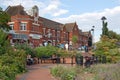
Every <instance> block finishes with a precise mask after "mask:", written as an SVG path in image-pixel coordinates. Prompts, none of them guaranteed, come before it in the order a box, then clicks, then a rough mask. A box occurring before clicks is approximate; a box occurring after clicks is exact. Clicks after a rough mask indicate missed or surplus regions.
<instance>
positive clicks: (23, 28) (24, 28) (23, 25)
mask: <svg viewBox="0 0 120 80" xmlns="http://www.w3.org/2000/svg"><path fill="white" fill-rule="evenodd" d="M20 30H21V31H26V30H27V23H21V24H20Z"/></svg>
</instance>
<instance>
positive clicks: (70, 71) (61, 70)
mask: <svg viewBox="0 0 120 80" xmlns="http://www.w3.org/2000/svg"><path fill="white" fill-rule="evenodd" d="M51 74H52V75H53V76H54V77H58V78H60V79H61V80H73V78H74V77H75V75H76V71H75V69H74V68H71V67H70V68H68V67H65V66H56V67H53V68H52V69H51Z"/></svg>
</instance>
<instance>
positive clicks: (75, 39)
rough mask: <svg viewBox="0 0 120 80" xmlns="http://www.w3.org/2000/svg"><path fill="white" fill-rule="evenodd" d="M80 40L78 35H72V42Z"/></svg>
mask: <svg viewBox="0 0 120 80" xmlns="http://www.w3.org/2000/svg"><path fill="white" fill-rule="evenodd" d="M77 41H78V37H77V36H75V35H73V37H72V42H73V43H74V44H75V43H76V42H77Z"/></svg>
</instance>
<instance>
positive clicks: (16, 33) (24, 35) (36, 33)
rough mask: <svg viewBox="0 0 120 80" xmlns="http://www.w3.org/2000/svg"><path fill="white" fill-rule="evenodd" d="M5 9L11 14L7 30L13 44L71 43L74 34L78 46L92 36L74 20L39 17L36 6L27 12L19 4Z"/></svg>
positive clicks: (34, 45)
mask: <svg viewBox="0 0 120 80" xmlns="http://www.w3.org/2000/svg"><path fill="white" fill-rule="evenodd" d="M5 11H6V12H7V13H8V14H9V15H10V16H11V21H10V22H8V24H9V25H10V27H11V29H12V30H10V31H9V39H10V42H11V44H13V45H14V43H15V42H19V43H23V42H28V44H29V45H30V46H33V47H38V46H41V45H43V44H44V43H45V42H47V43H51V44H52V45H54V46H56V45H57V44H58V43H63V44H65V43H68V44H72V37H73V36H74V35H75V36H77V38H78V41H77V44H78V46H80V45H85V44H88V41H89V40H88V39H89V38H90V37H92V36H91V34H90V33H89V32H82V30H80V29H79V28H78V25H77V23H76V22H74V23H66V24H62V23H59V22H55V21H52V20H49V19H46V18H43V17H40V16H39V9H38V7H37V6H34V7H32V9H31V13H27V12H26V11H25V10H24V7H23V6H21V5H17V6H8V8H7V9H6V10H5ZM91 41H92V40H91Z"/></svg>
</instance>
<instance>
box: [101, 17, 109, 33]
mask: <svg viewBox="0 0 120 80" xmlns="http://www.w3.org/2000/svg"><path fill="white" fill-rule="evenodd" d="M101 20H102V26H103V27H102V35H108V28H107V25H108V23H107V22H105V20H106V18H105V17H104V16H103V17H102V18H101Z"/></svg>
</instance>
